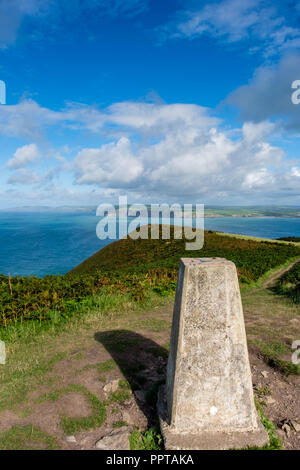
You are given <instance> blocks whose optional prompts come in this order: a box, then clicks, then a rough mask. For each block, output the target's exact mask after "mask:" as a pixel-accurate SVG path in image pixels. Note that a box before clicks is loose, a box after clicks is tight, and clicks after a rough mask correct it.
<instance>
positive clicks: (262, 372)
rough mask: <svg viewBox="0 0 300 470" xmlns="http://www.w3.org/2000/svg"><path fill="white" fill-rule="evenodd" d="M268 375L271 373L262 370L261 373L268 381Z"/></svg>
mask: <svg viewBox="0 0 300 470" xmlns="http://www.w3.org/2000/svg"><path fill="white" fill-rule="evenodd" d="M268 374H269V372H267V371H266V370H262V371H261V375H262V376H263V377H264V378H265V379H266V378H267V377H268Z"/></svg>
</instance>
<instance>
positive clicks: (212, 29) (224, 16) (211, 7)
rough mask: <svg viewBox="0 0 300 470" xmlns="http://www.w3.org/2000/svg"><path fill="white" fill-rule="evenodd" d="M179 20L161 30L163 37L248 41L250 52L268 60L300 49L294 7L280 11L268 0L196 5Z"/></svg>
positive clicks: (239, 0)
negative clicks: (270, 57)
mask: <svg viewBox="0 0 300 470" xmlns="http://www.w3.org/2000/svg"><path fill="white" fill-rule="evenodd" d="M198 3H199V6H198ZM177 17H178V18H177V19H176V20H173V21H172V22H170V23H169V24H167V25H165V26H164V27H161V28H158V31H159V32H160V34H161V36H162V37H165V38H166V37H173V38H189V39H193V38H196V37H200V36H203V35H207V36H212V37H214V38H216V39H217V40H220V41H223V42H228V43H237V42H239V41H245V40H247V41H248V43H247V44H248V46H247V47H249V52H255V51H258V50H262V52H263V54H264V55H265V56H270V55H273V54H276V53H278V52H280V51H281V50H284V49H292V48H299V47H300V29H299V27H298V26H295V25H297V21H295V20H296V19H297V11H296V9H295V8H294V6H293V5H282V7H281V8H280V4H276V3H275V2H271V1H268V0H267V1H266V0H242V1H241V0H221V1H213V2H205V4H203V2H194V3H193V8H192V9H191V10H185V11H181V12H179V13H178V14H177ZM294 22H295V25H294ZM251 42H252V45H251Z"/></svg>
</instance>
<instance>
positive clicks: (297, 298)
mask: <svg viewBox="0 0 300 470" xmlns="http://www.w3.org/2000/svg"><path fill="white" fill-rule="evenodd" d="M275 291H276V293H277V294H282V295H285V296H287V297H290V298H291V299H292V301H293V302H294V303H296V304H299V303H300V263H297V264H295V266H293V267H292V269H290V270H289V271H288V272H287V273H285V274H284V275H283V276H282V277H281V278H280V279H279V280H278V282H277V285H276V287H275Z"/></svg>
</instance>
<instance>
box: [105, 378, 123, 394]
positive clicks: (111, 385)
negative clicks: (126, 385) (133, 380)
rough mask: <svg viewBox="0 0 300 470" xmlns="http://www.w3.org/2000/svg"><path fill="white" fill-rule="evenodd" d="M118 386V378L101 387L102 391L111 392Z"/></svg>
mask: <svg viewBox="0 0 300 470" xmlns="http://www.w3.org/2000/svg"><path fill="white" fill-rule="evenodd" d="M118 388H119V380H118V379H116V380H112V381H111V382H108V384H106V385H104V387H103V391H104V392H105V393H107V394H108V393H111V392H115V391H116V390H118Z"/></svg>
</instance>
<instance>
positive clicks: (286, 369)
mask: <svg viewBox="0 0 300 470" xmlns="http://www.w3.org/2000/svg"><path fill="white" fill-rule="evenodd" d="M256 345H257V346H258V348H259V350H260V353H261V355H262V357H263V359H264V361H265V362H266V364H268V365H269V366H270V367H273V368H274V369H277V370H279V371H280V372H281V373H282V374H284V375H292V374H293V375H300V367H299V365H298V364H293V363H292V362H291V361H286V360H284V359H280V357H279V356H280V355H282V354H286V353H290V352H291V349H290V348H289V347H288V346H287V345H286V344H285V343H282V342H281V343H280V342H276V341H270V342H268V343H266V342H265V343H263V342H262V341H256Z"/></svg>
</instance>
